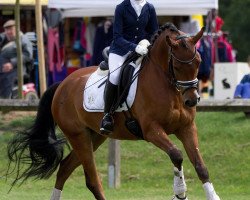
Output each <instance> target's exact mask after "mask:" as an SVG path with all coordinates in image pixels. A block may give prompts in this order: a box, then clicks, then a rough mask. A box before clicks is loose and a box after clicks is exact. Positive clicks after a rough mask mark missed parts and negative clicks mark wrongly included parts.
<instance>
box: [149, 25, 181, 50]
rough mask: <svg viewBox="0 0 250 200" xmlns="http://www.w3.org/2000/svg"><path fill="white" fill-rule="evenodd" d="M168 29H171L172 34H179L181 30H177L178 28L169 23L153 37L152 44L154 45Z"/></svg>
mask: <svg viewBox="0 0 250 200" xmlns="http://www.w3.org/2000/svg"><path fill="white" fill-rule="evenodd" d="M166 29H169V30H170V31H172V32H176V33H179V30H178V29H177V28H176V26H175V25H174V24H173V23H171V22H167V23H166V24H164V25H162V26H161V27H160V28H159V29H158V31H156V33H155V34H154V35H153V36H152V39H151V44H152V45H153V44H154V42H155V40H156V39H157V38H158V37H159V36H160V35H161V33H162V32H164V31H165V30H166Z"/></svg>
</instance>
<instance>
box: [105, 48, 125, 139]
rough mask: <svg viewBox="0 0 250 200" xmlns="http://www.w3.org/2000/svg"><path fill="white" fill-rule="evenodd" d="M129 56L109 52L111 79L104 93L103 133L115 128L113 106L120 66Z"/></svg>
mask: <svg viewBox="0 0 250 200" xmlns="http://www.w3.org/2000/svg"><path fill="white" fill-rule="evenodd" d="M126 57H127V56H119V55H117V54H113V53H110V54H109V71H110V75H109V80H108V82H107V85H106V89H105V93H104V102H105V103H104V117H103V119H102V122H101V128H100V131H101V133H102V134H105V135H107V134H109V133H111V132H112V131H113V128H114V119H113V116H112V106H113V105H114V104H115V102H116V98H117V90H118V81H119V75H120V66H121V65H122V64H123V62H124V61H125V59H126Z"/></svg>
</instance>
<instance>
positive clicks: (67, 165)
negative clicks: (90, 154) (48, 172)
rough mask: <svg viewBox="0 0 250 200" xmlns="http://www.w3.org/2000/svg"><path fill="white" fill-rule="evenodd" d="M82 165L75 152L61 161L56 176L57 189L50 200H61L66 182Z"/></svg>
mask: <svg viewBox="0 0 250 200" xmlns="http://www.w3.org/2000/svg"><path fill="white" fill-rule="evenodd" d="M80 164H81V163H80V161H79V160H78V158H77V156H76V154H75V153H74V151H71V152H70V154H69V155H68V156H67V157H66V158H64V159H63V160H62V161H61V163H60V167H59V170H58V172H57V175H56V183H55V188H54V189H53V191H52V195H51V198H50V200H60V198H61V191H62V189H63V186H64V184H65V182H66V180H67V179H68V178H69V176H70V175H71V174H72V172H73V171H74V170H75V169H76V168H77V167H78V166H79V165H80Z"/></svg>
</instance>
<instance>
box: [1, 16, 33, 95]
mask: <svg viewBox="0 0 250 200" xmlns="http://www.w3.org/2000/svg"><path fill="white" fill-rule="evenodd" d="M3 28H4V32H3V33H0V85H1V87H0V98H3V99H8V98H10V97H11V94H12V88H13V86H14V82H15V80H16V78H17V51H16V43H15V39H16V27H15V21H14V20H8V21H7V22H5V23H4V25H3ZM20 36H21V37H20V38H21V45H22V55H23V63H24V67H25V70H24V74H25V73H26V67H27V66H26V65H27V64H28V63H30V62H31V60H32V56H33V48H32V43H31V42H30V41H29V39H28V38H27V37H26V36H25V35H23V34H22V32H21V33H20Z"/></svg>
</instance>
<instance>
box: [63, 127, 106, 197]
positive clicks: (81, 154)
mask: <svg viewBox="0 0 250 200" xmlns="http://www.w3.org/2000/svg"><path fill="white" fill-rule="evenodd" d="M64 133H65V135H66V136H67V138H68V140H69V142H70V144H71V146H72V147H73V150H74V152H75V154H76V156H77V158H78V160H79V161H80V163H81V164H82V166H83V169H84V173H85V179H86V186H87V187H88V189H89V190H90V191H91V192H92V193H93V195H94V196H95V198H96V199H97V200H105V196H104V192H103V188H102V184H101V181H100V179H99V176H98V173H97V170H96V165H95V160H94V150H95V149H96V148H97V147H98V145H96V144H97V143H98V142H95V144H93V142H92V139H93V137H92V136H91V135H93V132H91V131H90V130H89V129H85V131H84V133H83V132H82V131H79V133H74V134H68V133H66V132H65V131H64ZM97 139H100V137H97ZM104 140H105V139H104V137H101V139H100V140H99V144H101V143H102V142H103V141H104Z"/></svg>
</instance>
